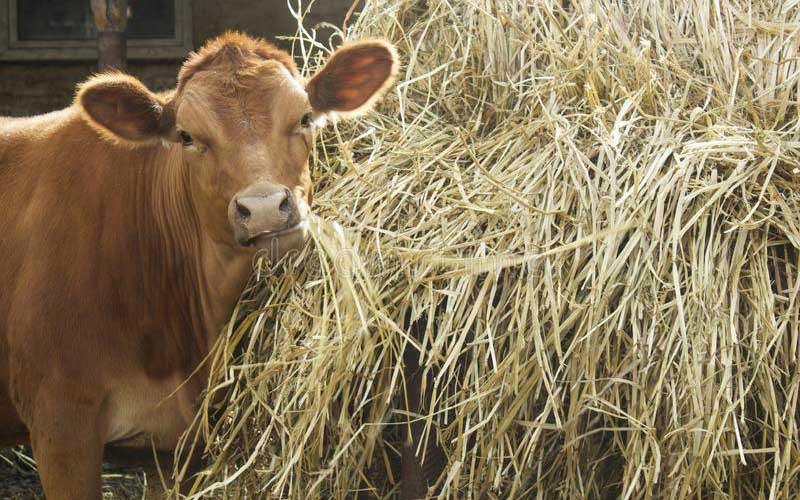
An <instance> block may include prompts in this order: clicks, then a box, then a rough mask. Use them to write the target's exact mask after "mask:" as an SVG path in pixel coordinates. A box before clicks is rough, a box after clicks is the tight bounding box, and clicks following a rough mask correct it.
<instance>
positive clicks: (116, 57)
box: [92, 0, 128, 71]
mask: <svg viewBox="0 0 800 500" xmlns="http://www.w3.org/2000/svg"><path fill="white" fill-rule="evenodd" d="M92 14H93V15H94V23H95V25H96V26H97V54H98V57H97V67H98V69H99V70H100V71H106V70H109V69H118V70H121V71H124V70H125V67H126V65H127V43H126V41H125V27H126V26H127V24H128V0H92Z"/></svg>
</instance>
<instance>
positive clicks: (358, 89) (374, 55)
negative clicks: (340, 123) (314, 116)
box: [306, 41, 396, 113]
mask: <svg viewBox="0 0 800 500" xmlns="http://www.w3.org/2000/svg"><path fill="white" fill-rule="evenodd" d="M395 65H396V57H395V55H394V53H393V51H392V49H391V47H390V46H388V45H387V44H385V43H383V42H376V41H366V42H356V43H354V44H351V45H347V46H344V47H342V48H341V49H339V50H338V51H336V52H335V53H334V54H333V55H332V56H331V59H330V60H329V61H328V64H327V65H326V66H325V68H323V70H322V71H321V72H319V73H317V74H316V75H315V76H314V78H312V79H311V81H310V82H309V84H308V85H307V87H306V89H307V91H308V93H309V99H310V100H311V105H312V106H313V107H314V109H316V110H317V111H321V112H328V111H337V112H340V113H350V112H355V113H358V112H363V111H366V110H367V108H368V107H369V105H370V103H371V102H373V98H374V97H375V96H376V95H377V94H379V93H380V92H381V91H382V89H383V88H385V86H386V84H387V82H389V81H390V80H391V79H392V75H393V72H394V68H395Z"/></svg>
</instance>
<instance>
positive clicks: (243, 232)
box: [228, 183, 308, 259]
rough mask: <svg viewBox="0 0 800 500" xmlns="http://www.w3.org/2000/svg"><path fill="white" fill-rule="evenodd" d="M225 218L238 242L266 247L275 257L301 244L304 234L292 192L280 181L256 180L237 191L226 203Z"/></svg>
mask: <svg viewBox="0 0 800 500" xmlns="http://www.w3.org/2000/svg"><path fill="white" fill-rule="evenodd" d="M228 219H229V220H230V223H231V225H232V226H233V232H234V236H235V237H236V241H237V242H238V243H239V244H240V245H242V246H254V247H256V248H259V249H266V250H267V251H268V253H269V254H270V256H271V257H272V258H274V259H278V258H280V257H281V256H282V255H284V254H285V253H286V252H288V251H290V250H299V249H300V248H302V246H303V243H304V242H305V239H306V235H307V227H308V226H307V224H306V219H305V217H304V214H302V213H301V209H300V207H299V206H298V203H297V200H296V198H295V196H294V195H293V194H292V192H291V191H290V190H289V189H288V188H287V187H285V186H282V185H279V184H272V183H262V184H256V185H253V186H250V187H248V188H247V189H244V190H242V191H240V192H239V193H238V194H237V195H236V196H234V197H233V199H232V200H231V202H230V204H229V205H228Z"/></svg>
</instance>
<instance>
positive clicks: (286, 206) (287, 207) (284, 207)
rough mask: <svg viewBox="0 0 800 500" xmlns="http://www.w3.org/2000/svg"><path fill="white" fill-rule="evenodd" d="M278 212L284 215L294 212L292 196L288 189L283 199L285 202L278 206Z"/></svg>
mask: <svg viewBox="0 0 800 500" xmlns="http://www.w3.org/2000/svg"><path fill="white" fill-rule="evenodd" d="M278 210H280V211H281V212H284V213H289V212H291V211H292V195H291V193H290V192H289V190H288V189H287V190H286V191H285V197H284V198H283V201H281V204H280V205H278Z"/></svg>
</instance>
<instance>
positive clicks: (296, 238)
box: [246, 218, 308, 253]
mask: <svg viewBox="0 0 800 500" xmlns="http://www.w3.org/2000/svg"><path fill="white" fill-rule="evenodd" d="M307 230H308V219H307V218H306V219H303V220H301V221H300V222H298V223H297V224H295V225H294V226H292V227H287V228H286V229H281V230H279V231H262V232H260V233H256V234H254V235H252V236H250V238H249V239H248V240H247V242H246V245H248V246H254V247H256V248H269V247H276V249H278V248H279V247H291V248H295V249H299V248H300V247H302V245H303V243H304V242H305V235H306V232H307ZM289 240H291V241H289ZM291 248H286V250H290V249H291ZM280 253H283V252H280Z"/></svg>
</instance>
